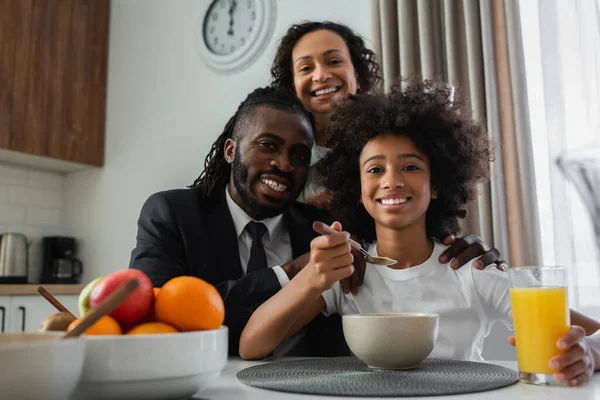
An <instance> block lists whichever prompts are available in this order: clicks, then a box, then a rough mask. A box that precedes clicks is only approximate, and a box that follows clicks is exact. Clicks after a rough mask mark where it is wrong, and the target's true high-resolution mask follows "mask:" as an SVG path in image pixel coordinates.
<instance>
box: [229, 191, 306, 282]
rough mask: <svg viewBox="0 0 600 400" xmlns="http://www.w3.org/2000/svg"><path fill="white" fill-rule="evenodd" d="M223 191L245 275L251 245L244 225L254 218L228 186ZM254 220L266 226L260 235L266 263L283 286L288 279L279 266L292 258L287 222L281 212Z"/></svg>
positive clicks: (250, 238)
mask: <svg viewBox="0 0 600 400" xmlns="http://www.w3.org/2000/svg"><path fill="white" fill-rule="evenodd" d="M225 192H226V195H225V198H226V199H227V206H228V207H229V212H230V213H231V218H232V219H233V224H234V225H235V233H236V234H237V238H238V249H239V253H240V263H241V264H242V271H243V272H244V275H245V274H246V270H247V269H248V261H249V260H250V248H251V247H252V236H250V233H249V232H248V231H247V230H246V225H248V222H250V221H254V219H252V217H250V216H249V215H248V214H246V212H245V211H244V210H242V208H241V207H240V206H238V205H237V203H236V202H235V201H233V199H232V198H231V195H230V194H229V189H228V188H226V189H225ZM256 222H262V223H263V224H265V226H266V227H267V232H266V233H265V234H264V235H263V237H262V244H263V247H264V248H265V253H266V255H267V265H268V266H269V268H272V269H273V272H275V275H277V279H278V280H279V284H280V285H281V287H284V286H285V285H287V283H288V282H289V281H290V279H289V278H288V276H287V274H286V273H285V271H284V270H283V268H281V266H282V265H284V264H286V263H288V262H290V261H292V260H293V259H294V258H293V255H292V244H291V242H290V233H289V231H288V227H287V224H286V223H285V220H284V219H283V215H282V214H279V215H278V216H276V217H272V218H265V219H263V220H262V221H256Z"/></svg>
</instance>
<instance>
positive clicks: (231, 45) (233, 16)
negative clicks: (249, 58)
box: [203, 0, 259, 56]
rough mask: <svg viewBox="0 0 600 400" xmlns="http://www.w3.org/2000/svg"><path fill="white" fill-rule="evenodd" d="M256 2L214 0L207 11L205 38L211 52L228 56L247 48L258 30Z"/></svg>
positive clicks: (204, 24)
mask: <svg viewBox="0 0 600 400" xmlns="http://www.w3.org/2000/svg"><path fill="white" fill-rule="evenodd" d="M256 1H257V0H215V1H213V2H212V4H211V5H210V8H209V9H208V11H207V12H206V16H205V17H204V23H203V38H204V42H205V45H206V47H207V48H208V50H209V51H210V52H211V53H213V54H215V55H219V56H227V55H229V54H233V53H235V52H236V51H238V50H240V49H242V48H244V47H246V46H248V44H249V43H250V42H251V40H252V38H253V37H255V36H256V33H257V32H256V31H257V30H258V29H259V27H258V24H257V4H256Z"/></svg>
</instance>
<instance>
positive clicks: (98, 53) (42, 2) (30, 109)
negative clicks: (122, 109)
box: [0, 0, 109, 166]
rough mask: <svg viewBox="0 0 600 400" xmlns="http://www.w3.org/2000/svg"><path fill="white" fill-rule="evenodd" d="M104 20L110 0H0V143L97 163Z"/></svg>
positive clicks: (101, 124) (100, 155)
mask: <svg viewBox="0 0 600 400" xmlns="http://www.w3.org/2000/svg"><path fill="white" fill-rule="evenodd" d="M7 21H9V23H7ZM108 21H109V0H0V24H1V25H3V27H2V28H0V29H1V30H0V34H1V36H0V38H1V39H0V132H2V136H0V147H5V148H6V147H7V146H6V142H7V141H8V148H9V149H11V150H16V151H20V152H24V153H29V154H35V155H40V156H45V157H51V158H56V159H61V160H66V161H73V162H78V163H83V164H90V165H97V166H100V165H102V164H103V162H104V126H105V123H104V117H105V109H106V68H107V58H108ZM11 74H12V81H11ZM3 117H7V118H6V119H4V118H3ZM8 117H10V118H8ZM7 121H8V122H7ZM7 126H8V128H7ZM5 132H8V135H7V134H6V133H5ZM5 136H8V139H7V137H5Z"/></svg>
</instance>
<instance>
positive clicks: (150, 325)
mask: <svg viewBox="0 0 600 400" xmlns="http://www.w3.org/2000/svg"><path fill="white" fill-rule="evenodd" d="M177 332H179V331H178V330H177V329H175V328H173V327H172V326H171V325H167V324H165V323H163V322H146V323H144V324H140V325H138V326H136V327H134V328H133V329H132V330H130V331H129V332H127V334H128V335H149V334H158V333H177Z"/></svg>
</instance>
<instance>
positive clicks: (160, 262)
mask: <svg viewBox="0 0 600 400" xmlns="http://www.w3.org/2000/svg"><path fill="white" fill-rule="evenodd" d="M284 218H285V219H286V221H287V225H288V228H289V233H290V242H291V244H292V253H293V257H294V258H297V257H299V256H301V255H302V254H304V253H307V252H308V251H310V241H311V240H312V239H313V238H314V237H315V236H316V233H315V232H314V231H313V230H312V222H313V221H315V220H322V221H325V222H329V221H330V220H331V217H329V216H328V215H327V214H326V213H324V212H323V211H321V210H319V209H317V208H314V207H311V206H309V205H306V204H302V203H297V202H296V203H294V204H293V205H292V206H291V207H290V208H289V209H288V210H287V211H286V212H285V213H284ZM290 261H291V260H290ZM129 267H130V268H136V269H139V270H142V271H144V272H145V273H146V274H147V275H148V276H149V277H150V279H151V280H152V283H153V284H154V286H155V287H160V286H162V285H163V284H164V283H165V282H167V281H168V280H169V279H171V278H174V277H176V276H180V275H191V276H197V277H199V278H202V279H203V280H205V281H207V282H209V283H211V284H212V285H214V286H215V287H216V288H217V290H218V291H219V293H220V294H221V296H222V297H223V300H224V302H225V322H224V325H226V326H227V327H228V329H229V353H230V354H232V355H237V354H239V353H238V348H239V339H240V335H241V333H242V330H243V329H244V326H246V323H247V322H248V319H249V318H250V316H251V314H252V312H254V310H256V308H258V306H260V305H261V304H262V303H263V302H265V301H266V300H267V299H269V298H270V297H271V296H272V295H274V294H275V293H276V292H277V291H278V290H280V289H281V286H280V284H279V281H278V279H277V276H276V275H275V272H273V270H272V269H271V268H267V269H264V270H261V271H257V272H252V273H249V274H246V275H243V272H242V267H241V265H240V257H239V251H238V245H237V235H236V232H235V226H234V224H233V219H232V217H231V213H230V211H229V208H228V207H227V202H226V199H225V190H223V193H222V195H219V196H214V197H213V198H211V199H204V198H202V196H201V191H200V189H198V188H191V189H176V190H169V191H164V192H159V193H155V194H153V195H151V196H150V197H149V198H148V200H146V202H145V203H144V205H143V207H142V211H141V213H140V217H139V220H138V233H137V244H136V247H135V248H134V249H133V251H132V253H131V261H130V264H129ZM292 354H293V355H302V356H339V355H348V354H349V350H348V347H347V345H346V342H345V340H344V337H343V333H342V328H341V318H340V317H339V316H337V315H336V316H331V317H324V316H322V315H319V316H318V317H317V318H315V319H314V320H313V321H312V322H311V323H309V324H308V326H307V328H306V336H305V338H304V339H303V340H302V342H301V343H300V344H299V346H297V347H296V348H295V350H294V352H293V353H292Z"/></svg>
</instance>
